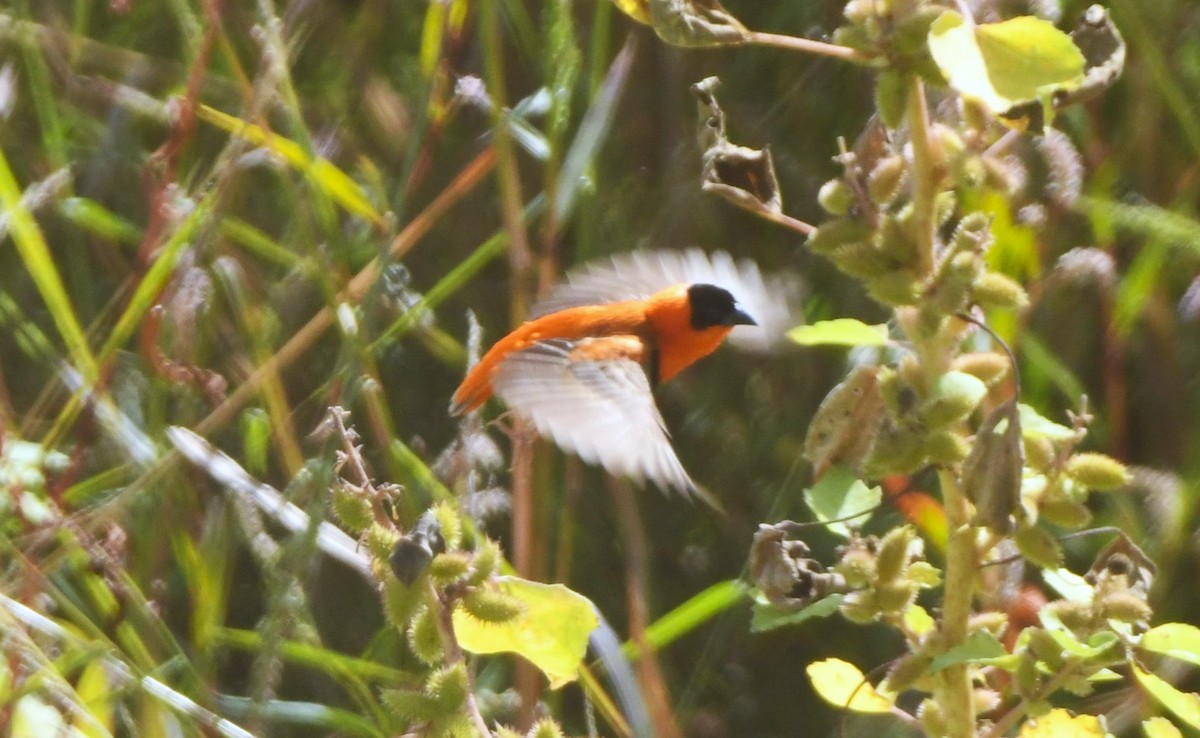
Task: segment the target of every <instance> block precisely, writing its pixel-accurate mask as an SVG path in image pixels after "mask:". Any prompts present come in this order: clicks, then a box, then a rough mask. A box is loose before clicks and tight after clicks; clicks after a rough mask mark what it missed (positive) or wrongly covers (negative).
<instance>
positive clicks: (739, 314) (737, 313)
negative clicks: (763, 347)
mask: <svg viewBox="0 0 1200 738" xmlns="http://www.w3.org/2000/svg"><path fill="white" fill-rule="evenodd" d="M725 325H758V322H757V321H756V320H754V318H751V317H750V314H749V313H747V312H746V311H745V310H742V309H741V308H734V310H733V312H732V313H730V314H729V320H727V321H726V322H725Z"/></svg>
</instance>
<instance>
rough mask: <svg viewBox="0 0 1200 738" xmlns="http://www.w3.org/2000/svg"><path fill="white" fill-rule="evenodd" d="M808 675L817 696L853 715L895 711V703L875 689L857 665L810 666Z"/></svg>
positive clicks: (832, 661)
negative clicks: (856, 713)
mask: <svg viewBox="0 0 1200 738" xmlns="http://www.w3.org/2000/svg"><path fill="white" fill-rule="evenodd" d="M804 671H805V673H807V674H808V680H809V681H810V682H812V685H813V689H814V690H815V691H816V693H817V694H818V695H820V696H821V699H823V700H825V701H826V702H828V703H829V704H831V705H833V706H834V707H840V708H842V709H843V710H850V711H851V712H867V713H881V712H891V711H892V701H891V700H890V699H888V698H887V697H885V696H884V695H882V694H880V693H879V692H878V691H877V690H876V689H875V687H873V686H871V683H870V682H868V681H867V680H866V678H865V677H863V674H862V672H861V671H859V670H858V667H857V666H855V665H854V664H850V663H847V662H845V661H842V660H841V659H825V660H824V661H818V662H816V663H812V664H809V665H808V667H807V668H806V669H805V670H804Z"/></svg>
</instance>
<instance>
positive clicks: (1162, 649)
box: [1142, 623, 1200, 665]
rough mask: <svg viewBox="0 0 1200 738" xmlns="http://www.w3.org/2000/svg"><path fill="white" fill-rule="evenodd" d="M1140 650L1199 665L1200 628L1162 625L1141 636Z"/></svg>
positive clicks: (1182, 625)
mask: <svg viewBox="0 0 1200 738" xmlns="http://www.w3.org/2000/svg"><path fill="white" fill-rule="evenodd" d="M1142 648H1144V649H1146V650H1147V651H1153V652H1154V653H1161V654H1166V655H1167V656H1170V657H1172V658H1176V659H1179V660H1180V661H1186V662H1188V663H1189V664H1196V665H1200V628H1197V627H1196V626H1194V625H1188V624H1187V623H1164V624H1162V625H1160V626H1158V627H1156V628H1151V629H1150V630H1149V631H1147V632H1146V634H1145V635H1144V636H1142Z"/></svg>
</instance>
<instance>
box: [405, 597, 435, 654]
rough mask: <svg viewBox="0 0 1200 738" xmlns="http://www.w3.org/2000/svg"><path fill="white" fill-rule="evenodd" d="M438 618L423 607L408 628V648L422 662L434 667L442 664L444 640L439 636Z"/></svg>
mask: <svg viewBox="0 0 1200 738" xmlns="http://www.w3.org/2000/svg"><path fill="white" fill-rule="evenodd" d="M436 618H437V616H436V615H435V614H434V613H433V612H432V611H431V610H430V609H429V608H427V607H422V608H421V609H420V610H418V611H417V614H416V616H415V617H413V619H412V623H411V624H410V625H409V626H408V646H409V648H411V649H412V652H413V654H414V655H415V656H416V657H417V658H418V659H420V660H421V661H422V662H424V663H426V664H429V665H430V666H434V665H437V664H440V663H442V658H443V656H442V638H441V636H440V635H439V634H438V626H437V620H436Z"/></svg>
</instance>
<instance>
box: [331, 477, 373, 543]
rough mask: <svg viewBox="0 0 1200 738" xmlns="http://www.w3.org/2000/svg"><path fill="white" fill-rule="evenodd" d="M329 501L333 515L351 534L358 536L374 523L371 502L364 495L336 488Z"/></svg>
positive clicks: (343, 488)
mask: <svg viewBox="0 0 1200 738" xmlns="http://www.w3.org/2000/svg"><path fill="white" fill-rule="evenodd" d="M331 500H332V503H333V514H334V515H336V516H337V519H338V520H340V521H342V525H344V526H345V527H346V529H347V530H349V531H350V532H351V533H354V534H355V535H359V534H361V533H362V532H363V531H364V530H366V529H367V528H369V527H371V523H373V522H375V516H374V515H372V513H371V502H370V501H369V500H368V499H367V498H366V495H364V494H361V493H359V492H356V491H352V490H350V489H347V488H346V487H336V488H335V489H334V490H333V495H332V496H331Z"/></svg>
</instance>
